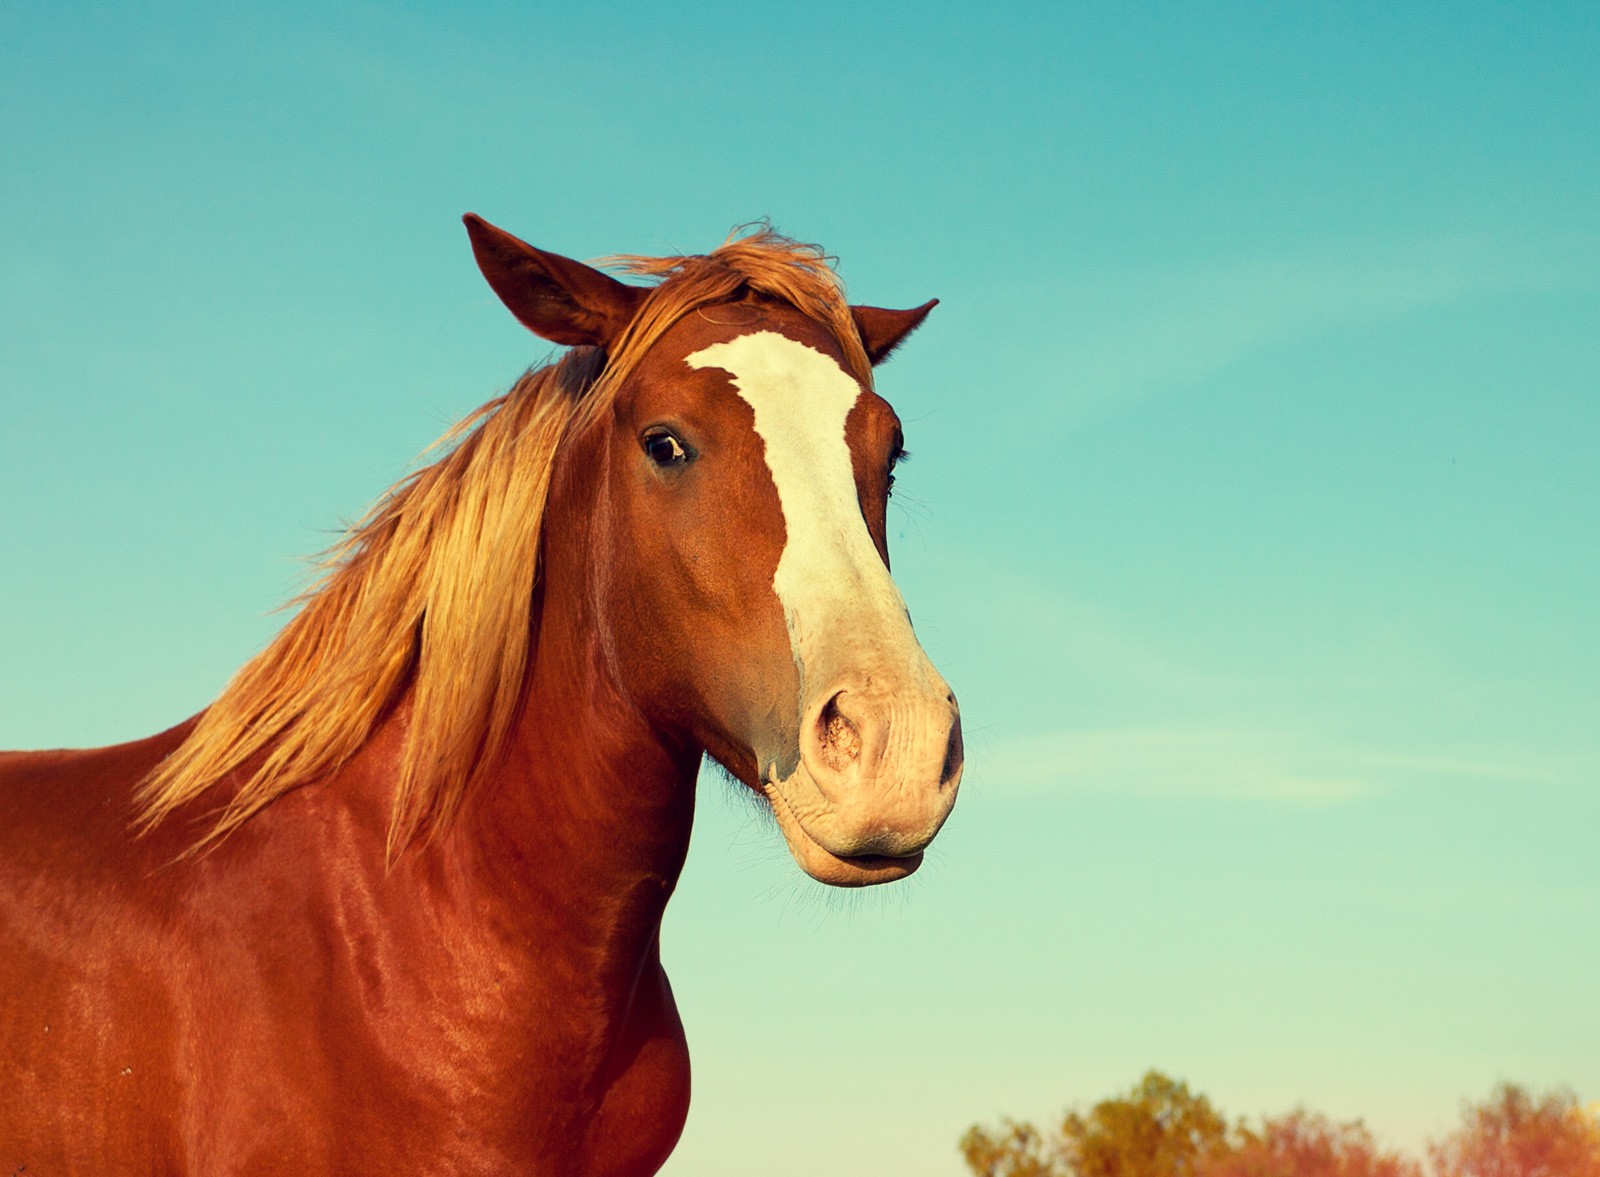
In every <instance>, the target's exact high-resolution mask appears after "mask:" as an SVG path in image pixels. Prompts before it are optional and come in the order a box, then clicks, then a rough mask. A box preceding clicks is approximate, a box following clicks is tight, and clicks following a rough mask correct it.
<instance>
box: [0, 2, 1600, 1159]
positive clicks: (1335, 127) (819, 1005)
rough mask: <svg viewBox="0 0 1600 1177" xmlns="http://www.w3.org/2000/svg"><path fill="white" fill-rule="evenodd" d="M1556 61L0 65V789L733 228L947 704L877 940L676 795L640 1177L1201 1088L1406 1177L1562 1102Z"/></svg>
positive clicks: (1587, 26)
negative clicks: (603, 277) (539, 264)
mask: <svg viewBox="0 0 1600 1177" xmlns="http://www.w3.org/2000/svg"><path fill="white" fill-rule="evenodd" d="M1597 60H1600V15H1597V12H1596V9H1595V8H1594V7H1593V6H1592V5H1579V4H1570V5H1567V4H1542V5H1474V4H1456V5H1448V6H1447V5H1426V4H1414V3H1400V4H1394V3H1387V4H1382V5H1379V4H1346V5H1340V6H1337V7H1336V8H1333V7H1330V8H1328V9H1327V10H1325V11H1314V10H1310V9H1309V8H1306V9H1297V8H1291V7H1289V6H1282V5H1269V4H1256V5H1251V4H1227V5H1223V4H1204V3H1202V4H1193V3H1190V4H1182V5H1178V4H1152V5H1146V6H1138V7H1135V6H1127V5H1111V4H1106V5H1097V6H1071V5H994V6H976V5H972V6H962V7H956V6H927V5H905V4H874V5H863V4H827V3H824V4H808V5H805V6H803V7H800V6H782V5H779V6H762V7H758V8H752V7H750V6H748V5H734V4H682V5H674V6H659V7H645V6H634V5H625V4H623V5H606V6H601V5H592V4H563V5H560V6H553V5H540V4H531V5H512V4H475V5H461V6H445V5H440V4H410V5H403V6H401V5H397V6H389V7H368V6H360V5H337V4H336V5H299V4H293V3H284V4H279V5H274V6H271V7H255V6H246V7H234V6H229V7H225V8H218V7H216V6H200V5H191V4H184V3H173V4H152V5H138V4H121V5H108V6H92V5H79V4H72V3H65V4H53V5H49V6H46V5H40V4H14V5H10V6H7V7H6V8H5V9H4V10H3V11H0V172H3V174H4V175H5V176H6V183H5V184H4V185H0V225H3V226H4V228H3V229H0V422H3V429H4V433H3V437H4V440H5V443H6V444H5V447H4V453H5V461H4V462H3V463H0V503H3V504H4V507H5V510H4V511H3V512H0V553H3V561H4V563H3V568H4V571H5V573H6V575H5V576H3V577H0V746H10V747H25V746H43V745H55V744H71V745H77V744H93V743H102V742H110V741H115V740H120V739H125V738H131V737H134V736H138V735H142V734H146V733H148V732H150V731H153V730H156V729H158V728H161V727H165V726H167V725H169V724H170V723H172V722H174V721H176V720H177V719H179V718H181V717H183V716H185V715H187V714H189V713H191V712H193V711H195V710H196V709H198V708H199V707H201V706H203V705H204V703H205V702H206V701H207V699H208V698H209V697H210V696H211V695H212V694H213V693H214V692H215V691H216V690H217V689H218V688H219V687H220V686H221V685H222V683H223V682H224V681H225V680H226V678H227V677H228V675H229V673H230V672H231V671H232V670H233V669H234V668H235V667H236V666H237V665H238V664H239V663H240V662H242V661H243V660H244V659H245V658H247V657H248V656H249V655H250V653H251V652H253V651H254V650H255V649H257V648H259V646H260V645H261V644H262V643H263V642H264V641H265V640H266V639H267V638H268V637H269V636H270V635H271V633H272V632H274V630H275V628H276V626H277V625H278V624H279V619H277V618H275V617H273V616H272V615H271V613H270V610H271V609H272V607H273V606H274V605H275V604H276V603H278V602H279V601H281V600H282V599H284V598H285V597H286V596H287V595H288V594H289V593H290V592H291V591H292V590H293V588H294V587H295V586H296V584H297V583H298V576H299V565H298V564H297V563H296V562H295V559H294V558H295V557H296V556H298V555H301V554H305V553H308V552H311V551H314V550H316V549H318V548H320V547H321V546H323V545H324V544H325V543H326V541H327V539H328V537H329V529H331V528H333V527H335V526H336V525H337V524H338V522H339V521H340V520H341V519H348V518H351V517H353V516H355V515H357V514H359V512H360V511H361V509H362V508H363V507H364V505H365V504H366V503H367V502H368V501H369V500H370V499H371V498H372V497H373V496H374V495H376V494H377V493H379V492H380V491H381V490H382V489H383V488H384V487H385V486H387V485H388V484H389V483H390V482H391V481H393V479H394V478H395V477H397V476H398V475H399V474H401V473H402V472H403V471H404V470H405V469H406V466H407V463H408V461H409V460H410V459H411V458H412V457H413V456H414V455H415V454H417V453H418V452H419V451H420V450H421V449H422V448H423V447H424V446H425V445H426V444H427V443H428V442H429V441H431V440H432V439H433V437H434V436H436V435H437V434H438V433H439V432H441V431H442V430H443V429H444V427H445V426H447V425H448V424H449V423H450V422H452V421H453V420H455V419H456V418H458V417H460V416H462V415H463V414H465V413H466V412H467V411H469V410H470V409H471V408H473V407H475V406H476V405H477V404H478V403H479V402H481V401H482V400H485V399H487V398H488V397H489V396H491V395H493V394H495V393H496V392H498V391H500V390H501V389H502V388H503V387H504V386H505V385H506V384H508V383H509V382H510V380H511V379H513V378H514V377H515V376H516V374H517V373H518V372H519V371H520V370H521V369H522V368H523V367H524V366H526V365H527V364H528V363H530V362H533V361H535V360H538V359H540V358H542V357H543V355H544V354H546V349H545V348H544V347H543V345H541V344H540V343H539V342H538V341H536V340H534V339H532V338H531V337H530V336H528V335H527V334H526V333H525V332H523V331H522V330H521V329H520V328H519V327H517V325H516V324H515V323H514V322H513V321H512V320H511V319H510V317H509V316H508V315H507V314H506V313H505V312H504V311H503V309H502V308H501V307H500V306H499V304H498V303H496V302H495V300H494V299H493V296H492V295H491V294H490V293H489V292H488V290H487V288H486V287H485V286H484V285H483V283H482V281H481V279H480V278H479V276H478V275H477V273H476V271H475V269H474V268H473V266H472V264H471V259H470V255H469V253H468V250H467V246H466V241H465V236H464V234H463V232H462V230H461V227H460V224H459V220H458V218H459V216H460V214H461V213H462V212H464V211H467V210H469V209H471V210H475V211H477V212H479V213H482V214H483V215H485V216H487V217H489V218H490V219H491V220H494V221H497V222H498V223H500V224H503V225H505V226H506V227H507V228H509V229H511V230H512V231H513V232H516V233H518V234H519V235H521V236H523V237H525V238H527V239H529V240H532V241H534V242H535V243H537V244H540V245H543V246H546V247H548V248H551V249H555V250H558V251H561V252H564V253H568V254H571V255H574V256H580V257H587V256H595V255H598V254H604V253H610V252H617V251H636V252H666V251H677V250H689V251H698V250H702V249H704V248H707V247H708V246H710V245H712V244H715V243H716V242H718V241H720V240H721V238H722V236H723V235H724V234H725V233H726V231H727V230H728V228H729V227H730V226H731V225H733V224H736V223H739V222H742V221H746V220H749V219H751V218H754V217H759V216H770V217H771V218H772V219H773V220H774V221H775V223H776V224H777V225H778V226H779V227H780V228H782V229H784V230H786V231H788V232H790V233H792V234H794V235H797V236H799V237H802V238H804V239H808V240H815V241H820V242H822V243H823V244H825V245H826V246H827V247H828V248H829V249H830V250H831V251H833V252H835V253H836V254H838V255H839V256H840V258H841V259H842V272H843V274H844V276H845V278H846V280H847V281H848V282H849V283H850V286H851V289H852V292H853V293H854V295H855V296H856V297H857V298H858V300H860V301H864V302H873V303H879V304H885V305H912V304H915V303H920V302H922V301H923V300H925V299H926V298H928V297H930V296H938V297H939V298H941V299H942V300H943V302H942V304H941V306H940V307H939V309H938V310H937V311H936V312H935V314H934V316H933V317H932V318H931V319H930V321H929V323H928V325H927V326H926V327H925V328H924V329H923V330H922V332H921V333H920V334H919V335H918V336H917V337H916V338H915V340H913V342H912V343H911V344H908V345H907V347H906V348H904V349H903V350H902V351H901V352H900V353H899V354H897V356H896V358H895V359H894V361H893V362H892V363H891V364H890V365H889V366H887V367H886V368H885V369H884V370H883V372H882V374H881V377H880V387H881V389H882V391H884V392H885V393H886V394H887V395H888V396H889V397H890V398H891V399H892V400H893V401H894V402H895V403H896V405H897V406H898V408H899V409H900V411H901V413H902V416H903V417H904V418H905V420H906V421H907V432H908V442H909V445H910V448H911V449H912V450H913V452H914V454H915V458H914V460H913V462H912V463H911V464H910V466H909V467H907V468H906V469H905V470H904V471H903V476H902V478H901V480H900V484H899V488H898V490H897V499H896V502H897V504H899V506H898V509H897V510H896V511H895V512H894V513H893V529H894V535H893V537H892V542H893V545H894V551H895V561H896V572H897V576H898V579H899V580H900V583H901V586H902V589H903V591H904V592H905V595H906V597H907V598H908V600H909V601H910V603H911V606H912V609H913V612H914V614H915V616H916V618H917V622H918V629H919V633H920V634H921V635H922V637H923V640H924V644H925V645H926V646H927V648H928V649H929V652H930V653H931V655H932V656H933V657H934V660H935V661H936V663H938V664H939V666H940V668H941V669H942V670H943V671H944V672H945V674H946V675H947V676H948V677H949V678H950V680H951V681H952V683H953V684H954V685H955V687H956V689H957V690H958V692H959V693H960V694H961V697H962V703H963V709H964V714H965V716H966V719H967V724H968V753H969V757H968V760H969V769H968V777H967V781H966V783H965V785H964V786H963V793H962V798H961V801H960V804H959V805H958V807H957V810H956V813H955V815H954V816H953V817H952V819H951V822H950V824H949V825H948V826H947V828H946V830H945V832H944V833H943V834H942V835H941V837H940V840H939V842H938V843H937V844H936V851H935V853H933V854H932V856H931V859H930V861H929V863H928V864H927V866H926V867H925V869H924V870H923V871H922V872H921V873H920V874H919V875H918V876H916V877H915V878H913V879H912V880H910V881H909V882H908V883H907V884H905V885H903V886H899V887H897V888H893V889H885V890H883V891H880V892H874V893H870V894H863V895H858V896H841V895H839V894H836V893H828V892H824V891H822V890H821V889H819V888H817V887H816V886H814V885H811V884H809V883H807V882H805V881H803V880H801V879H800V878H799V877H798V875H797V871H796V870H795V868H794V867H793V865H792V863H791V862H790V860H789V858H788V856H787V854H786V852H785V851H784V850H783V848H782V845H781V840H780V838H779V837H778V835H777V833H776V831H775V830H774V829H772V828H771V827H770V826H769V825H768V824H766V823H764V822H763V821H761V820H760V819H759V817H757V816H755V815H753V814H752V812H751V811H750V809H749V808H748V807H747V806H746V805H745V804H743V803H742V802H740V801H739V800H738V799H737V798H734V797H730V796H728V795H727V794H726V792H725V790H724V788H723V786H721V785H720V784H718V783H717V782H715V781H712V780H708V781H706V782H705V783H704V786H703V789H702V800H701V806H700V817H699V825H698V828H697V831H696V839H695V845H694V849H693V852H692V855H691V861H690V864H689V867H688V869H687V871H686V874H685V878H684V880H683V884H682V886H681V888H680V891H679V894H678V897H677V898H676V899H675V900H674V904H673V907H672V910H671V911H670V912H669V916H668V920H667V925H666V932H665V936H666V939H665V943H664V954H665V957H666V960H667V964H668V967H669V970H670V971H671V973H672V975H673V978H674V983H675V987H676V989H677V992H678V996H679V1002H680V1005H681V1006H682V1009H683V1013H684V1018H685V1021H686V1023H687V1026H688V1030H689V1035H690V1043H691V1049H692V1051H693V1054H694V1060H695V1082H696V1094H695V1102H694V1107H693V1110H692V1112H691V1117H690V1121H689V1126H688V1129H687V1131H686V1134H685V1137H684V1141H683V1144H682V1145H681V1147H680V1150H679V1153H678V1154H677V1155H676V1156H675V1157H674V1159H673V1160H672V1161H671V1162H670V1163H669V1166H668V1168H667V1170H666V1172H667V1173H668V1174H688V1173H704V1174H735V1173H737V1174H744V1173H748V1172H751V1171H759V1172H763V1173H768V1174H774V1175H785V1174H797V1175H798V1174H814V1173H817V1172H831V1171H837V1170H838V1169H839V1168H841V1167H842V1166H843V1165H846V1164H848V1165H851V1166H858V1165H859V1166H861V1167H863V1168H864V1169H870V1171H875V1172H878V1173H881V1174H884V1175H885V1177H898V1175H900V1174H905V1175H907V1177H911V1175H913V1174H915V1175H917V1177H933V1175H937V1174H945V1175H948V1177H954V1175H955V1174H957V1173H959V1172H960V1164H959V1161H958V1159H957V1157H956V1154H955V1152H954V1148H953V1145H954V1141H955V1139H956V1137H957V1136H958V1135H959V1134H960V1132H961V1131H962V1129H963V1128H965V1127H966V1125H967V1124H969V1123H971V1122H972V1121H974V1120H979V1119H985V1120H988V1119H993V1118H994V1117H996V1116H998V1115H1000V1114H1002V1113H1007V1114H1013V1115H1028V1116H1035V1117H1040V1116H1048V1115H1051V1114H1053V1113H1054V1112H1056V1111H1057V1110H1059V1109H1060V1108H1061V1107H1062V1106H1064V1105H1065V1104H1067V1103H1069V1102H1073V1101H1079V1100H1088V1099H1093V1098H1097V1097H1100V1096H1102V1095H1105V1094H1107V1093H1109V1092H1111V1091H1112V1090H1114V1089H1116V1088H1119V1087H1123V1086H1126V1085H1128V1084H1130V1083H1131V1082H1133V1080H1134V1079H1136V1078H1137V1076H1138V1075H1139V1073H1140V1072H1142V1071H1143V1070H1144V1069H1145V1068H1146V1067H1149V1066H1157V1067H1161V1068H1163V1069H1166V1070H1168V1071H1170V1072H1173V1073H1176V1074H1180V1075H1182V1076H1184V1077H1185V1078H1187V1079H1188V1080H1189V1081H1190V1082H1191V1083H1192V1084H1194V1085H1196V1086H1197V1087H1199V1088H1200V1089H1202V1090H1204V1091H1206V1092H1208V1093H1210V1094H1211V1095H1212V1096H1213V1097H1214V1098H1215V1099H1216V1100H1217V1101H1218V1102H1219V1103H1220V1104H1221V1105H1222V1106H1223V1107H1225V1108H1226V1109H1228V1110H1229V1111H1231V1112H1233V1113H1236V1114H1243V1113H1251V1114H1254V1113H1259V1112H1263V1111H1281V1110H1285V1109H1287V1108H1288V1107H1290V1106H1292V1105H1294V1104H1295V1103H1298V1102H1302V1101H1305V1102H1309V1103H1310V1104H1311V1105H1312V1106H1315V1107H1318V1108H1321V1109H1323V1110H1326V1111H1328V1112H1330V1113H1333V1114H1336V1115H1340V1116H1355V1115H1365V1116H1366V1117H1367V1118H1368V1121H1369V1123H1370V1124H1372V1125H1373V1126H1374V1127H1375V1128H1376V1129H1377V1130H1378V1131H1379V1132H1380V1133H1381V1134H1384V1135H1385V1136H1387V1138H1388V1139H1390V1140H1392V1141H1394V1142H1397V1143H1401V1144H1405V1145H1414V1144H1416V1143H1418V1142H1420V1141H1421V1140H1422V1139H1423V1138H1424V1137H1426V1136H1427V1135H1429V1134H1430V1133H1437V1132H1439V1131H1442V1130H1443V1129H1445V1128H1446V1127H1447V1126H1448V1125H1449V1124H1450V1123H1451V1122H1452V1121H1453V1119H1454V1117H1455V1114H1456V1109H1457V1104H1458V1101H1459V1099H1461V1098H1462V1097H1464V1096H1480V1095H1482V1094H1484V1093H1486V1092H1487V1090H1488V1088H1489V1086H1490V1085H1491V1084H1492V1083H1493V1082H1495V1081H1496V1080H1497V1079H1501V1078H1508V1079H1517V1080H1522V1081H1524V1082H1528V1083H1532V1084H1536V1085H1546V1084H1555V1083H1565V1084H1570V1085H1572V1086H1574V1087H1575V1088H1577V1089H1578V1091H1579V1092H1580V1094H1583V1095H1584V1096H1585V1097H1586V1098H1589V1099H1594V1098H1600V1003H1597V1002H1596V1000H1595V993H1596V977H1597V976H1600V855H1597V854H1596V851H1595V844H1596V836H1597V833H1600V722H1597V714H1600V611H1597V610H1596V608H1595V602H1596V601H1597V600H1600V543H1597V540H1600V473H1597V464H1596V460H1595V455H1596V452H1597V449H1600V396H1597V393H1600V377H1597V375H1596V373H1597V372H1600V151H1597V149H1596V146H1595V145H1596V143H1600V74H1597V72H1596V71H1595V68H1594V63H1595V62H1596V61H1597Z"/></svg>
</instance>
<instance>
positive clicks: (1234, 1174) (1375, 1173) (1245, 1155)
mask: <svg viewBox="0 0 1600 1177" xmlns="http://www.w3.org/2000/svg"><path fill="white" fill-rule="evenodd" d="M1204 1177H1422V1169H1421V1166H1419V1165H1418V1164H1417V1163H1416V1162H1415V1161H1413V1160H1410V1159H1409V1158H1406V1157H1403V1156H1401V1155H1400V1154H1399V1153H1393V1152H1384V1151H1382V1150H1381V1149H1379V1148H1378V1146H1377V1144H1376V1142H1375V1141H1374V1140H1373V1139H1372V1133H1371V1132H1369V1131H1368V1130H1367V1127H1366V1125H1364V1124H1363V1123H1362V1122H1361V1121H1360V1120H1354V1121H1351V1122H1350V1123H1348V1124H1336V1123H1334V1122H1333V1121H1331V1120H1329V1119H1328V1118H1327V1117H1326V1116H1323V1115H1319V1114H1316V1113H1314V1112H1308V1111H1306V1110H1305V1109H1304V1108H1301V1109H1299V1110H1297V1111H1293V1112H1290V1113H1289V1114H1288V1115H1286V1116H1279V1117H1277V1118H1276V1119H1269V1120H1263V1121H1262V1124H1261V1128H1260V1129H1259V1130H1256V1129H1252V1128H1249V1127H1246V1126H1245V1125H1243V1124H1241V1125H1240V1126H1239V1130H1238V1133H1237V1135H1236V1138H1235V1143H1234V1147H1233V1149H1232V1151H1231V1152H1229V1153H1228V1154H1227V1155H1226V1156H1223V1157H1221V1158H1219V1159H1218V1160H1217V1161H1215V1162H1213V1163H1212V1165H1211V1166H1210V1167H1209V1168H1208V1169H1207V1170H1206V1172H1205V1174H1204Z"/></svg>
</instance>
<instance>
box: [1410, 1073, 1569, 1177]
mask: <svg viewBox="0 0 1600 1177" xmlns="http://www.w3.org/2000/svg"><path fill="white" fill-rule="evenodd" d="M1461 1118H1462V1121H1463V1122H1462V1126H1461V1128H1460V1129H1458V1130H1457V1131H1456V1133H1455V1134H1454V1135H1453V1136H1450V1137H1448V1138H1447V1139H1446V1140H1444V1141H1443V1142H1442V1143H1439V1144H1436V1145H1434V1146H1433V1148H1432V1149H1431V1150H1430V1152H1431V1153H1432V1157H1433V1166H1434V1170H1435V1171H1436V1172H1437V1174H1438V1177H1600V1123H1596V1121H1595V1119H1594V1117H1593V1116H1592V1115H1589V1114H1586V1113H1585V1112H1584V1111H1583V1109H1582V1108H1580V1107H1579V1106H1578V1100H1577V1097H1576V1096H1574V1095H1573V1094H1572V1092H1570V1091H1552V1092H1549V1093H1548V1094H1546V1095H1544V1096H1543V1097H1541V1098H1539V1099H1534V1098H1533V1097H1532V1096H1530V1095H1529V1094H1528V1093H1527V1092H1526V1091H1525V1090H1523V1089H1522V1088H1521V1087H1518V1086H1516V1085H1515V1084H1512V1083H1502V1084H1501V1085H1500V1086H1499V1087H1497V1088H1495V1090H1494V1094H1493V1095H1491V1096H1490V1097H1489V1100H1488V1102H1486V1103H1482V1104H1479V1105H1477V1106H1476V1107H1473V1106H1470V1105H1469V1106H1467V1107H1465V1108H1463V1109H1462V1116H1461Z"/></svg>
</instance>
